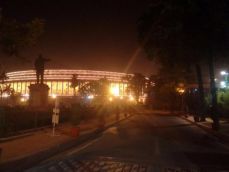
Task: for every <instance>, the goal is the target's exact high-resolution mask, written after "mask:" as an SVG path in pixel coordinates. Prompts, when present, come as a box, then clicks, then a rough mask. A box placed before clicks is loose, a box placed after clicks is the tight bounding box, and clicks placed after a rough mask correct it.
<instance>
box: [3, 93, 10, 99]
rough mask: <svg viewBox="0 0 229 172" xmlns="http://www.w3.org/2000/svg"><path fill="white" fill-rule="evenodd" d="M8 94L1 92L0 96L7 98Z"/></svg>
mask: <svg viewBox="0 0 229 172" xmlns="http://www.w3.org/2000/svg"><path fill="white" fill-rule="evenodd" d="M9 96H10V95H9V94H7V93H3V94H2V97H4V98H7V97H9Z"/></svg>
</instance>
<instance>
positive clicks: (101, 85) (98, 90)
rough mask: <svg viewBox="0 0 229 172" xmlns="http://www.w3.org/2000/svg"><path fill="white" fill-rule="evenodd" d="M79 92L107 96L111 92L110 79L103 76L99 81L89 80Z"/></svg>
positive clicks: (86, 94) (83, 94)
mask: <svg viewBox="0 0 229 172" xmlns="http://www.w3.org/2000/svg"><path fill="white" fill-rule="evenodd" d="M79 93H80V94H81V95H82V96H88V95H95V96H100V97H106V96H107V95H108V93H109V81H108V80H107V79H106V78H102V79H100V80H97V81H90V82H87V83H85V84H84V85H82V87H81V88H80V89H79Z"/></svg>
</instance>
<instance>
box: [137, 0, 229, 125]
mask: <svg viewBox="0 0 229 172" xmlns="http://www.w3.org/2000/svg"><path fill="white" fill-rule="evenodd" d="M228 7H229V2H228V1H227V0H220V1H219V0H211V1H208V0H192V1H181V0H173V1H171V0H163V1H161V0H154V1H153V4H152V5H151V7H150V8H149V9H148V11H146V12H145V13H144V15H143V16H142V17H141V18H140V20H139V25H138V26H139V28H138V29H139V38H140V41H141V43H142V45H143V47H144V49H145V51H146V53H147V54H148V57H149V58H150V59H154V58H157V60H158V61H159V62H160V63H161V64H162V65H164V64H166V65H170V66H173V65H174V64H181V65H180V66H182V65H186V66H189V65H195V66H196V71H197V78H198V84H199V88H200V97H201V99H202V101H204V100H203V87H202V78H201V71H200V69H201V67H200V64H201V62H205V63H206V62H207V65H208V66H209V76H210V88H211V95H212V101H211V102H212V114H213V115H212V118H213V121H214V124H213V128H214V129H217V128H218V127H219V119H218V115H217V99H216V86H215V77H214V59H216V58H219V57H222V56H225V54H228V50H227V49H228V48H227V46H228V44H229V42H228V35H229V23H228V22H227V20H228V15H229V13H228V11H229V8H228Z"/></svg>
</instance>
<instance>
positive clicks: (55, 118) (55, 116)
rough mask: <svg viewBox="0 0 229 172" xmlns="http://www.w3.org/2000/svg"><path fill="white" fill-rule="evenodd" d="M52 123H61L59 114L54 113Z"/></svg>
mask: <svg viewBox="0 0 229 172" xmlns="http://www.w3.org/2000/svg"><path fill="white" fill-rule="evenodd" d="M52 123H53V124H58V123H59V115H56V114H53V115H52Z"/></svg>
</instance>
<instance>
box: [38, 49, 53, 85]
mask: <svg viewBox="0 0 229 172" xmlns="http://www.w3.org/2000/svg"><path fill="white" fill-rule="evenodd" d="M48 61H50V60H49V59H46V58H44V57H42V55H41V54H39V56H38V58H37V59H36V60H35V63H34V66H35V69H36V76H37V84H43V81H44V70H45V62H48ZM40 78H41V80H40ZM39 80H40V82H39Z"/></svg>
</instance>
